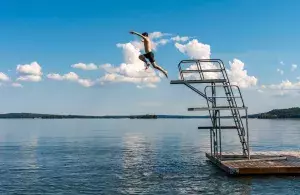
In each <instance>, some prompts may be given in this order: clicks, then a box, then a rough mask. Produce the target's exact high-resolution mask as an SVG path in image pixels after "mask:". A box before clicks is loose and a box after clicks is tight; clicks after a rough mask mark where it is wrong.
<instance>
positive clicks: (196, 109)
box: [188, 106, 247, 111]
mask: <svg viewBox="0 0 300 195" xmlns="http://www.w3.org/2000/svg"><path fill="white" fill-rule="evenodd" d="M243 109H247V107H234V108H233V107H227V106H220V107H214V108H208V107H200V108H188V111H207V110H243Z"/></svg>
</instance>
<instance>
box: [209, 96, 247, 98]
mask: <svg viewBox="0 0 300 195" xmlns="http://www.w3.org/2000/svg"><path fill="white" fill-rule="evenodd" d="M208 98H242V97H241V96H230V97H227V96H218V97H208Z"/></svg>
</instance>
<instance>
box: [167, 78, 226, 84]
mask: <svg viewBox="0 0 300 195" xmlns="http://www.w3.org/2000/svg"><path fill="white" fill-rule="evenodd" d="M224 82H226V79H205V80H172V81H171V82H170V84H185V83H224Z"/></svg>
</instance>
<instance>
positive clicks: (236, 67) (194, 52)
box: [175, 39, 257, 88]
mask: <svg viewBox="0 0 300 195" xmlns="http://www.w3.org/2000/svg"><path fill="white" fill-rule="evenodd" d="M175 47H176V48H177V49H178V50H179V51H180V52H181V53H183V54H185V55H187V56H188V57H189V58H191V59H210V56H211V50H210V45H208V44H203V43H200V42H199V41H198V40H197V39H193V40H191V41H189V42H188V43H186V44H180V43H175ZM229 64H230V70H227V71H228V76H229V80H230V82H231V84H234V85H238V86H239V87H241V88H246V87H250V86H255V85H256V84H257V78H255V77H254V76H249V75H248V74H247V70H245V69H244V68H245V64H244V63H243V62H242V61H240V60H238V59H234V60H233V62H229ZM201 68H202V69H203V70H205V69H216V68H219V65H218V64H216V63H212V62H205V63H204V62H201ZM197 69H198V66H197V64H192V65H190V66H189V67H188V68H187V70H197ZM220 76H221V74H220V73H212V72H209V73H204V78H205V79H217V78H220ZM185 77H186V78H189V79H199V78H200V76H199V74H198V73H189V74H185Z"/></svg>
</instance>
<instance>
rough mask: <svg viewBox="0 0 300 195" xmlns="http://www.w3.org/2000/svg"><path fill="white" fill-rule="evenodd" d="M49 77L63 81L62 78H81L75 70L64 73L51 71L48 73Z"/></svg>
mask: <svg viewBox="0 0 300 195" xmlns="http://www.w3.org/2000/svg"><path fill="white" fill-rule="evenodd" d="M47 77H48V78H49V79H52V80H58V81H62V80H68V81H77V80H78V79H79V76H78V75H77V74H76V73H74V72H69V73H67V74H64V75H60V74H57V73H50V74H48V75H47Z"/></svg>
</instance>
